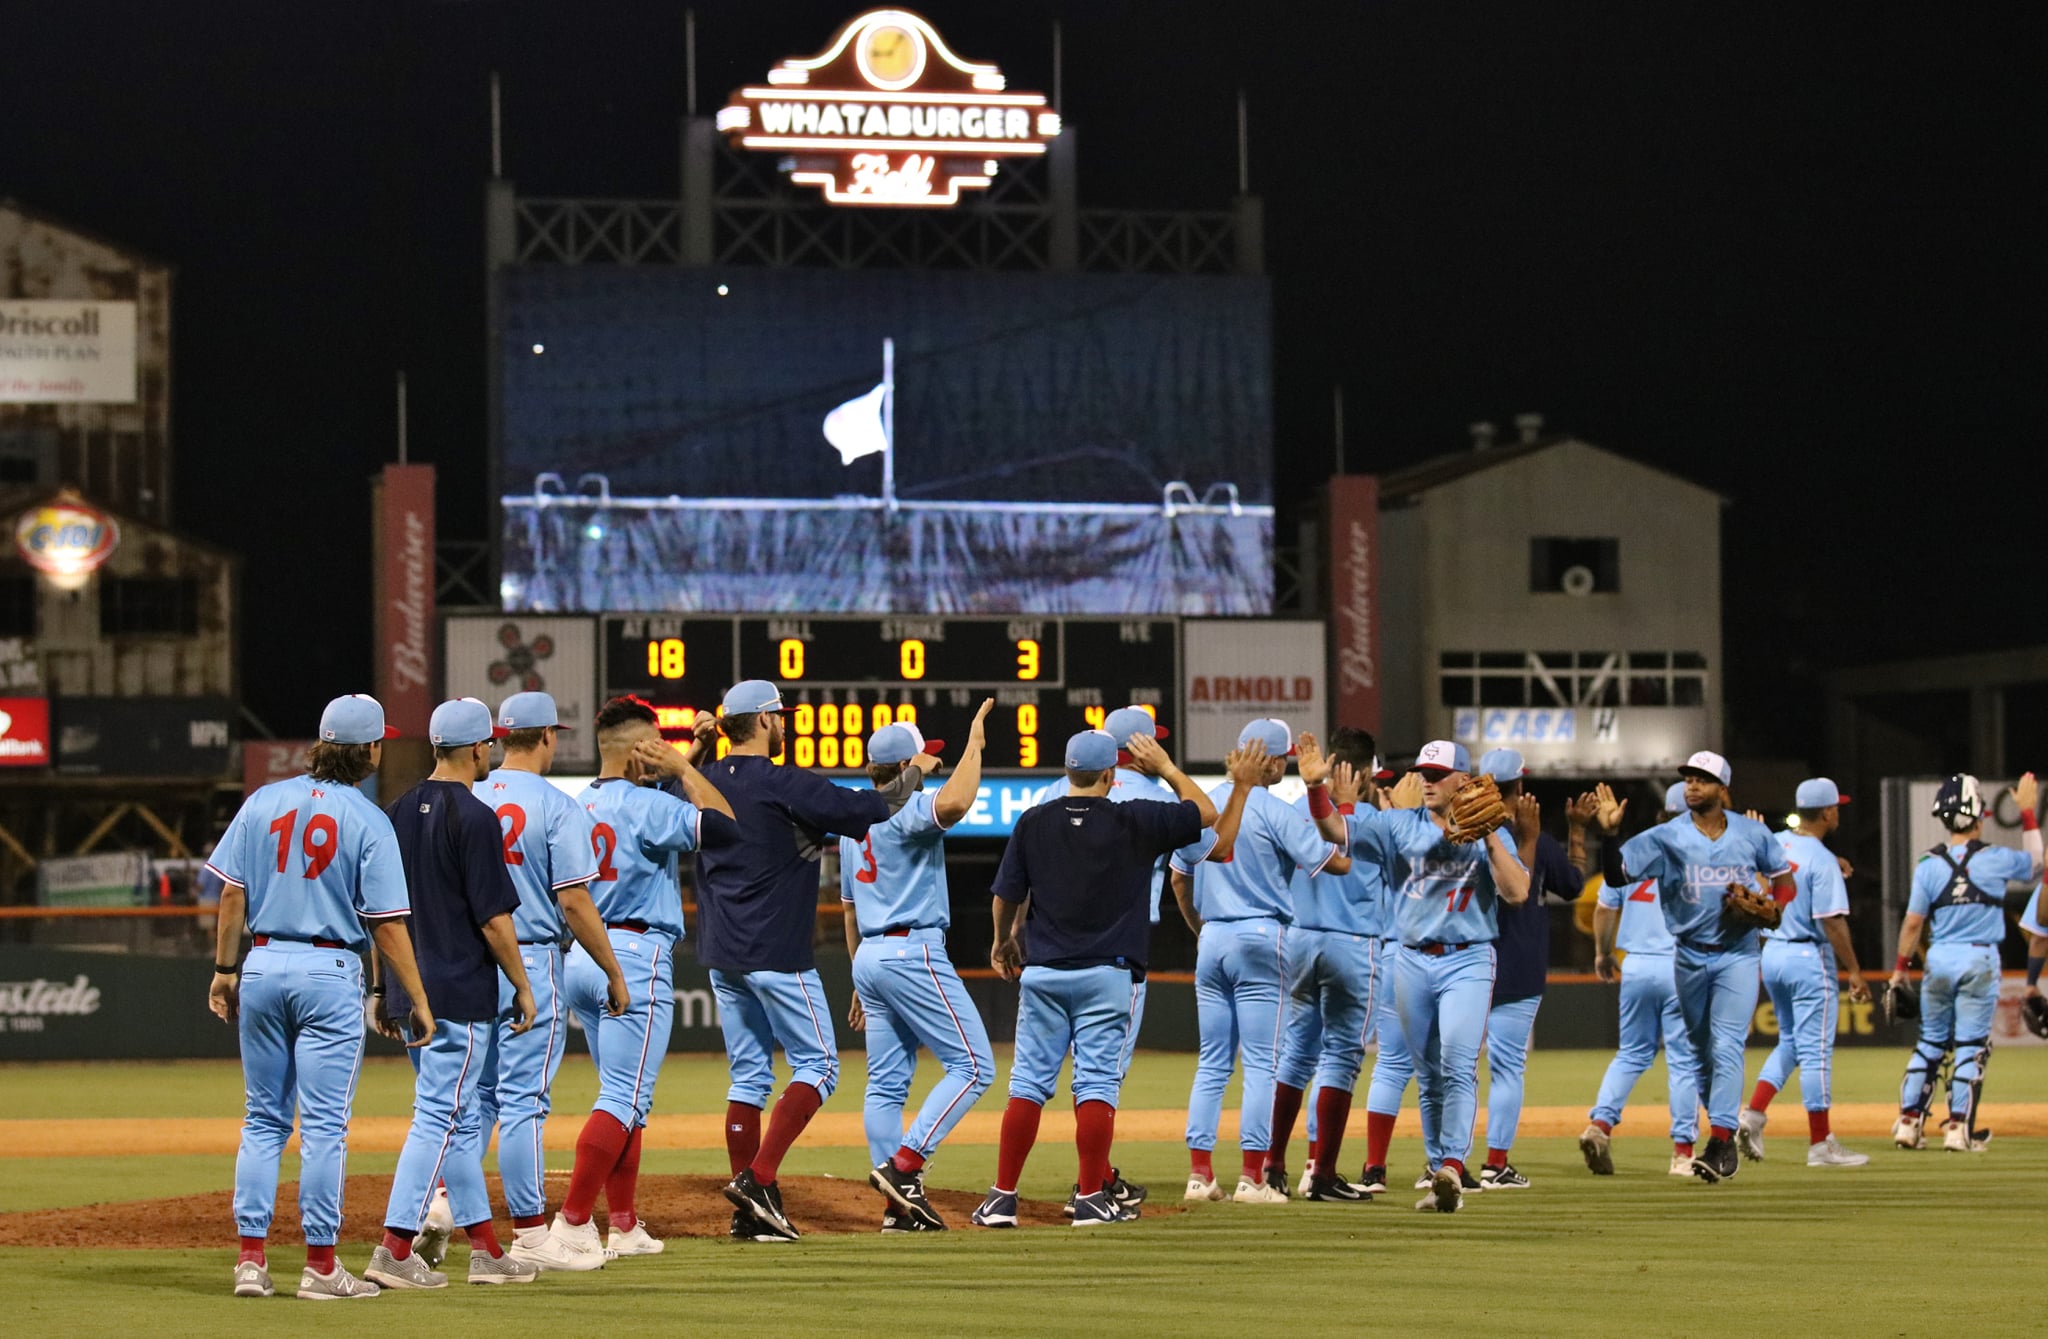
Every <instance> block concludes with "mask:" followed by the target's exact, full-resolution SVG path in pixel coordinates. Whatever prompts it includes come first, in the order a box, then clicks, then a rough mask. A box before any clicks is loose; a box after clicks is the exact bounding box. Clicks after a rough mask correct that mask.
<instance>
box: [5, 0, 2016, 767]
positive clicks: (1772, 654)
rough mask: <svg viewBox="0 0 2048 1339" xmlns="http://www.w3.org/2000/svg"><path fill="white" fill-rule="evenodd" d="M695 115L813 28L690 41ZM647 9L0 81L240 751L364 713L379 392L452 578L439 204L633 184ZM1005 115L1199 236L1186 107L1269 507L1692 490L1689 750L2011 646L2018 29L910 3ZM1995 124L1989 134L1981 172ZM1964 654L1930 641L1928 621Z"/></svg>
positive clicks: (287, 13)
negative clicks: (157, 349)
mask: <svg viewBox="0 0 2048 1339" xmlns="http://www.w3.org/2000/svg"><path fill="white" fill-rule="evenodd" d="M696 8H697V16H698V39H699V71H700V75H699V79H700V90H701V91H700V101H701V103H702V110H704V111H705V112H707V113H708V112H709V111H710V110H712V109H714V108H715V107H716V105H718V103H719V102H722V100H723V97H724V95H725V93H726V92H727V91H728V90H729V89H730V88H732V87H734V86H736V85H738V84H739V83H741V82H743V81H750V80H756V79H759V78H760V77H761V76H762V74H763V73H764V72H765V70H766V69H767V67H768V66H769V65H770V64H772V63H773V62H774V61H775V60H776V59H778V58H780V57H782V56H785V55H791V54H799V53H803V52H807V51H810V50H813V49H815V48H816V47H817V46H818V45H819V44H820V43H821V42H822V41H823V39H824V38H825V37H826V36H828V35H829V34H830V33H831V32H832V31H833V30H834V29H835V28H836V27H837V26H838V24H839V23H840V22H842V21H843V20H844V19H846V18H847V17H850V16H851V15H852V14H853V13H854V12H856V10H857V8H858V6H857V5H856V4H855V3H852V0H841V2H839V3H818V2H817V0H777V3H774V4H765V3H759V2H758V0H752V2H748V3H703V4H699V5H698V6H697V7H696ZM682 10H683V7H682V6H681V5H679V4H670V3H640V2H633V3H626V2H624V0H621V2H619V3H603V2H602V0H599V2H595V3H574V4H572V3H566V2H565V0H557V3H553V4H541V3H530V2H515V0H447V2H444V3H430V2H428V0H413V2H412V3H404V4H399V3H390V2H388V0H387V2H385V3H354V4H348V5H321V6H315V5H309V4H295V5H279V4H275V3H265V4H260V5H259V4H244V3H230V2H227V0H208V3H206V4H203V5H200V4H171V5H166V4H161V3H148V4H143V3H133V4H112V3H103V2H102V0H69V3H67V4H65V5H63V6H60V7H58V8H57V9H54V10H48V11H46V12H45V13H44V15H43V18H42V19H41V20H40V21H38V22H35V23H19V22H17V23H12V24H9V25H8V26H7V35H6V40H5V41H4V42H0V75H4V78H5V83H4V87H5V88H6V90H7V94H6V102H5V105H6V106H7V108H8V127H7V129H6V131H5V132H4V133H0V194H8V195H12V196H14V197H16V198H18V199H19V200H21V201H22V202H23V203H25V204H27V205H29V206H31V207H33V208H37V209H40V210H43V211H46V212H48V213H51V214H54V215H56V216H58V217H60V218H62V219H65V220H67V221H70V222H72V223H74V224H76V225H78V226H80V227H82V228H85V229H86V230H88V231H92V232H96V233H100V234H103V235H106V236H108V237H111V238H113V239H116V240H118V241H122V242H125V243H127V244H130V245H132V246H134V247H136V248H138V249H141V250H143V251H145V252H148V253H150V254H153V255H155V256H158V257H160V258H163V259H165V260H168V261H170V262H171V263H173V264H174V265H175V266H176V267H177V270H178V280H177V288H176V306H175V309H174V337H175V358H176V363H175V376H176V380H175V397H176V421H175V429H176V434H177V450H178V469H177V494H176V498H175V504H176V519H177V523H178V525H179V526H180V527H181V528H183V529H185V530H188V531H190V532H191V533H194V534H196V535H199V536H201V537H203V538H206V539H209V540H212V541H214V542H216V543H220V544H223V545H227V546H229V547H231V548H234V549H236V550H238V551H240V552H241V553H243V554H245V555H247V557H248V559H249V562H248V566H247V570H246V579H245V591H246V596H247V608H246V615H245V628H246V648H245V654H244V682H245V685H246V695H247V697H248V699H249V702H250V704H251V706H252V707H253V708H254V709H255V711H256V712H257V713H258V714H259V715H260V716H262V717H263V718H264V719H265V720H267V721H269V722H270V723H271V724H272V725H273V727H274V728H276V729H277V730H279V731H280V732H281V733H285V734H299V733H303V732H304V729H305V726H306V725H307V724H309V723H310V720H311V717H312V714H313V713H314V712H316V711H317V710H318V706H319V704H320V702H322V701H324V700H325V699H326V698H327V697H328V696H330V695H331V694H332V693H334V692H338V691H343V690H346V689H352V688H355V687H358V686H360V685H364V684H366V682H367V676H368V671H369V636H368V626H369V625H368V614H369V599H368V595H367V592H366V580H367V573H368V570H369V551H368V550H369V545H368V524H367V515H368V510H367V506H368V504H367V490H366V480H367V479H368V477H369V476H370V475H371V474H372V473H373V472H374V471H375V469H376V468H377V467H378V465H379V464H380V463H381V462H382V461H384V460H386V459H388V458H389V457H390V453H391V449H392V438H393V429H392V420H393V413H392V404H391V400H392V390H391V386H392V377H393V373H394V371H395V369H397V368H400V367H403V368H405V369H407V371H408V373H409V376H410V378H411V383H412V392H413V394H412V403H413V417H412V427H413V443H414V449H415V453H416V455H417V456H418V457H419V458H422V459H428V460H432V461H434V462H436V463H437V464H439V465H440V466H441V467H442V492H443V498H444V505H443V508H442V518H441V524H442V529H443V534H444V536H450V537H474V538H481V537H482V536H483V535H484V533H485V527H486V524H487V521H486V511H485V507H486V489H485V488H484V487H483V483H482V478H481V471H482V462H483V455H484V448H483V432H484V378H483V368H484V346H483V327H482V294H483V268H482V258H481V236H480V233H481V223H480V220H481V211H482V204H481V188H482V182H483V179H484V175H485V173H486V171H487V167H488V158H487V143H488V116H487V102H486V91H485V90H486V87H487V80H488V74H489V72H490V71H491V70H493V69H496V70H499V71H501V72H502V73H503V76H504V80H505V89H506V95H505V127H506V129H505V133H506V146H507V147H506V168H507V174H508V175H509V176H511V177H512V178H513V179H514V180H516V181H517V182H518V184H519V186H520V187H521V189H522V190H525V191H528V192H530V193H534V194H547V195H578V194H581V195H598V196H664V195H672V194H673V193H674V191H675V190H676V185H677V167H676V164H677V151H676V118H677V117H678V116H679V115H681V114H682V112H683V110H684V108H683V102H684V82H683V69H684V58H683V52H684V41H683V18H682ZM922 10H923V12H925V13H926V14H927V15H928V16H929V17H931V18H932V19H933V20H934V22H935V23H936V24H937V25H938V26H939V28H940V30H941V31H942V32H944V33H945V34H946V35H947V36H948V37H949V39H950V40H951V41H952V43H953V44H954V45H955V47H956V48H957V49H959V50H961V51H962V52H963V53H965V54H967V55H968V56H970V57H975V58H984V59H992V60H995V61H997V62H999V63H1000V64H1001V65H1002V66H1003V67H1004V69H1005V71H1006V72H1007V73H1008V75H1009V76H1010V79H1011V82H1012V85H1013V86H1015V87H1024V88H1048V89H1049V87H1050V85H1051V82H1052V74H1051V64H1052V61H1051V45H1052V43H1051V21H1052V20H1053V19H1054V18H1061V19H1062V20H1063V21H1064V24H1065V50H1066V67H1065V105H1064V106H1063V108H1062V110H1063V111H1064V112H1065V114H1066V117H1067V120H1068V122H1069V123H1070V124H1071V125H1073V126H1075V127H1076V128H1077V129H1078V130H1079V132H1080V134H1081V136H1082V146H1083V152H1082V164H1081V192H1082V202H1083V204H1084V205H1097V206H1155V207H1199V208H1217V207H1221V206H1223V205H1225V204H1227V202H1228V200H1229V197H1230V196H1231V194H1232V192H1233V191H1234V188H1235V142H1234V141H1235V136H1234V96H1235V92H1236V90H1237V89H1238V88H1240V87H1242V88H1243V89H1245V90H1246V92H1247V94H1248V95H1249V98H1250V105H1251V125H1252V151H1251V161H1252V184H1253V189H1254V190H1255V191H1256V192H1257V193H1258V194H1260V195H1262V196H1263V197H1264V198H1265V201H1266V209H1267V220H1268V242H1269V245H1268V260H1269V266H1270V269H1271V271H1272V273H1273V274H1274V276H1275V282H1276V313H1275V315H1276V330H1277V334H1276V341H1277V349H1276V364H1277V367H1278V386H1277V404H1278V423H1277V428H1278V442H1279V456H1280V474H1279V478H1278V480H1277V484H1278V496H1279V498H1280V499H1281V501H1282V503H1283V506H1287V505H1289V504H1291V503H1294V502H1297V501H1299V500H1302V499H1305V498H1307V497H1308V496H1309V495H1310V493H1311V491H1312V490H1313V488H1314V486H1315V484H1316V483H1317V482H1318V481H1319V478H1320V476H1321V474H1322V473H1323V472H1325V471H1326V469H1327V462H1328V460H1329V456H1330V445H1329V443H1330V429H1329V398H1330V387H1331V386H1332V385H1333V384H1335V383H1337V382H1339V381H1341V382H1342V383H1343V384H1344V386H1345V388H1346V392H1347V397H1348V419H1349V434H1348V436H1349V438H1350V443H1351V453H1350V462H1351V465H1352V467H1353V468H1361V469H1387V468H1392V467H1397V466H1399V465H1402V464H1405V463H1408V462H1411V461H1413V460H1416V459H1419V458H1421V457H1424V456H1428V455H1433V454H1438V453H1441V452H1443V451H1448V450H1457V449H1462V448H1463V447H1464V445H1465V444H1466V437H1465V425H1466V424H1467V423H1468V422H1470V421H1472V420H1474V419H1479V418H1491V419H1494V420H1496V421H1501V422H1503V423H1505V422H1506V421H1507V420H1509V419H1511V418H1512V416H1513V415H1514V414H1515V413H1517V412H1518V411H1523V410H1538V411H1541V412H1543V413H1544V414H1546V415H1547V417H1548V420H1549V423H1550V425H1551V426H1552V427H1554V428H1559V429H1565V430H1569V431H1572V432H1575V433H1577V434H1579V435H1581V436H1584V437H1586V438H1588V439H1590V440H1593V441H1596V442H1599V443H1601V444H1604V445H1607V446H1610V447H1613V448H1615V449H1618V450H1621V451H1623V452H1626V453H1628V454H1631V455H1633V456H1636V457H1638V458H1641V459H1644V460H1648V461H1652V462H1655V463H1657V464H1659V465H1662V466H1665V467H1667V468H1670V469H1673V470H1675V471H1678V472H1680V473H1683V474H1685V475H1688V476H1690V477H1692V478H1695V479H1697V480H1699V481H1700V482H1702V483H1705V484H1707V485H1709V486H1711V487H1714V488H1716V489H1719V490H1721V491H1723V492H1725V493H1727V494H1729V495H1730V496H1731V497H1732V498H1733V499H1734V507H1733V508H1732V510H1731V511H1730V512H1729V514H1728V523H1727V527H1726V534H1725V551H1726V556H1725V569H1726V585H1727V593H1728V606H1727V615H1728V617H1727V629H1728V645H1727V648H1726V649H1727V658H1728V661H1729V668H1730V690H1731V709H1732V710H1731V717H1732V726H1733V738H1732V739H1731V744H1732V745H1734V746H1736V747H1738V748H1743V749H1747V750H1749V751H1754V752H1770V753H1791V754H1798V753H1803V752H1811V751H1812V750H1813V749H1814V747H1815V745H1816V744H1817V742H1818V732H1817V730H1816V729H1815V716H1816V709H1817V706H1818V699H1817V695H1816V693H1815V689H1814V679H1813V676H1814V674H1815V673H1816V672H1817V671H1819V670H1821V669H1825V668H1827V667H1830V666H1833V665H1838V664H1849V663H1858V662H1862V661H1868V660H1873V659H1886V658H1892V657H1897V656H1905V655H1916V654H1927V653H1932V652H1936V651H1944V650H1954V649H1974V648H1979V647H1987V646H1996V645H2011V644H2016V643H2020V642H2025V641H2035V640H2041V639H2042V632H2043V620H2042V619H2041V617H2040V616H2039V615H2038V614H2036V613H2034V612H2033V611H2032V609H2031V607H2030V606H2029V605H2028V604H2027V603H2025V602H2024V599H2023V597H2022V594H2021V581H2020V578H2021V575H2022V573H2023V572H2024V571H2026V569H2027V568H2028V567H2030V566H2031V564H2030V563H2029V562H2028V561H2027V559H2026V556H2025V555H2026V554H2027V552H2028V549H2029V544H2030V540H2031V539H2032V537H2033V532H2034V531H2035V529H2036V524H2037V518H2038V516H2039V512H2040V508H2039V507H2038V506H2037V505H2036V497H2037V495H2038V492H2039V485H2038V482H2037V480H2038V479H2039V477H2040V472H2039V470H2038V468H2037V466H2038V462H2039V461H2040V458H2041V451H2040V447H2039V444H2038V443H2039V438H2040V430H2039V420H2040V419H2041V418H2042V416H2043V414H2044V411H2048V405H2044V404H2043V396H2042V394H2041V392H2040V390H2039V387H2040V383H2041V373H2042V369H2043V367H2044V366H2048V359H2044V357H2043V355H2044V352H2048V350H2044V347H2043V346H2044V342H2048V341H2044V339H2043V334H2042V331H2043V321H2042V314H2041V310H2040V300H2041V297H2042V295H2043V292H2044V285H2043V282H2042V280H2043V269H2044V261H2043V259H2042V257H2043V247H2042V239H2043V237H2044V236H2048V229H2044V222H2048V220H2044V217H2043V215H2044V210H2043V203H2044V187H2043V184H2042V182H2043V174H2042V172H2041V170H2040V162H2039V157H2040V140H2039V134H2040V126H2041V125H2042V124H2048V117H2044V111H2048V108H2044V106H2043V98H2042V96H2041V94H2040V93H2039V91H2038V89H2039V86H2040V83H2041V79H2040V67H2039V57H2040V53H2041V52H2042V51H2044V50H2048V20H2044V17H2043V12H2042V10H2041V8H2040V7H2039V6H2010V7H2004V8H1995V7H1991V6H1980V5H1974V4H1957V5H1932V6H1930V5H1926V4H1920V5H1916V6H1910V7H1909V6H1896V7H1894V6H1884V5H1843V4H1840V3H1818V4H1802V3H1789V2H1788V3H1773V4H1763V5H1731V4H1727V3H1711V4H1709V3H1689V2H1683V0H1656V3H1648V4H1646V3H1642V0H1631V2H1629V3H1584V2H1576V3H1575V2H1573V0H1557V2H1555V3H1547V4H1529V3H1506V2H1505V0H1503V2H1500V3H1491V4H1476V3H1458V2H1457V0H1402V2H1400V3H1390V2H1382V0H1366V2H1364V3H1345V4H1337V3H1330V4H1315V5H1306V4H1273V3H1268V4H1263V5H1251V4H1235V5H1222V4H1206V3H1201V2H1200V0H1178V2H1176V3H1164V2H1155V3H1133V2H1130V0H1090V2H1089V3H1074V4H1050V5H1036V4H1025V3H1018V4H1010V5H1003V6H997V5H992V4H987V3H983V2H982V0H973V2H971V3H970V2H969V0H930V2H929V3H926V4H924V5H923V6H922ZM2029 127H2032V129H2031V130H2030V129H2029ZM1978 610H1981V611H1982V613H1981V614H1978V613H1975V612H1974V611H1978Z"/></svg>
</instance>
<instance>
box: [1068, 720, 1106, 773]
mask: <svg viewBox="0 0 2048 1339" xmlns="http://www.w3.org/2000/svg"><path fill="white" fill-rule="evenodd" d="M1115 766H1116V736H1115V735H1112V734H1110V733H1109V732H1108V731H1107V730H1083V731H1082V732H1081V733H1080V734H1078V735H1075V736H1074V737H1073V738H1071V739H1069V740H1068V741H1067V770H1068V771H1070V772H1107V771H1109V770H1110V769H1111V768H1113V767H1115Z"/></svg>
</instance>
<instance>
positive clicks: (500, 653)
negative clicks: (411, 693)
mask: <svg viewBox="0 0 2048 1339" xmlns="http://www.w3.org/2000/svg"><path fill="white" fill-rule="evenodd" d="M444 627H445V631H446V646H445V650H444V664H445V666H446V673H445V675H444V677H443V679H442V684H443V690H444V693H445V695H446V696H447V697H473V698H477V699H479V700H481V701H483V702H484V703H486V704H487V705H489V707H490V708H491V710H492V711H494V712H495V711H496V710H497V709H498V704H499V703H501V702H503V701H504V700H505V699H506V698H508V697H510V696H511V695H512V694H514V693H546V694H548V695H549V696H550V697H552V698H554V699H555V713H556V715H557V717H558V718H559V719H560V720H561V722H562V724H564V725H567V726H570V727H571V729H570V730H569V731H568V732H566V733H565V734H563V735H562V736H560V738H559V739H558V740H557V741H556V744H555V766H556V768H557V769H563V768H589V767H594V766H596V765H597V740H596V738H595V736H594V735H593V733H592V731H591V728H590V723H591V721H592V720H594V719H596V717H597V708H598V705H599V704H598V700H597V625H596V623H594V622H593V621H592V620H590V619H587V618H545V617H535V616H520V615H511V616H505V617H499V616H496V615H492V616H489V617H484V618H450V619H448V620H446V622H445V624H444Z"/></svg>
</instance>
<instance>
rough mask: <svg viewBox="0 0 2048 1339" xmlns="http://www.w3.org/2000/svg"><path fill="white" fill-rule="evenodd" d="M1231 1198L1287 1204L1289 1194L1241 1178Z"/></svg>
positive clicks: (1260, 1182) (1077, 1217) (1251, 1202)
mask: <svg viewBox="0 0 2048 1339" xmlns="http://www.w3.org/2000/svg"><path fill="white" fill-rule="evenodd" d="M1230 1198H1231V1200H1232V1201H1233V1202H1234V1203H1237V1204H1285V1203H1287V1192H1285V1191H1283V1190H1277V1189H1275V1188H1274V1187H1273V1186H1271V1185H1269V1184H1268V1183H1267V1182H1265V1181H1254V1180H1252V1179H1251V1178H1250V1177H1249V1176H1240V1177H1238V1178H1237V1193H1236V1194H1234V1195H1232V1196H1231V1197H1230ZM1079 1212H1080V1211H1079V1210H1078V1209H1076V1211H1075V1213H1076V1218H1075V1221H1076V1222H1079V1221H1080V1219H1079V1216H1078V1215H1079Z"/></svg>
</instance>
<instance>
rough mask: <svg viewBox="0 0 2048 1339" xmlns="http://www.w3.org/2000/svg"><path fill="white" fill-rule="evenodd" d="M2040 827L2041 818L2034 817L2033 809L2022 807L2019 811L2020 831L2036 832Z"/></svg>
mask: <svg viewBox="0 0 2048 1339" xmlns="http://www.w3.org/2000/svg"><path fill="white" fill-rule="evenodd" d="M2040 827H2041V820H2040V819H2039V818H2037V817H2035V815H2034V811H2033V810H2032V809H2023V810H2021V811H2020V828H2021V830H2022V831H2025V832H2037V831H2039V830H2040Z"/></svg>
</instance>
